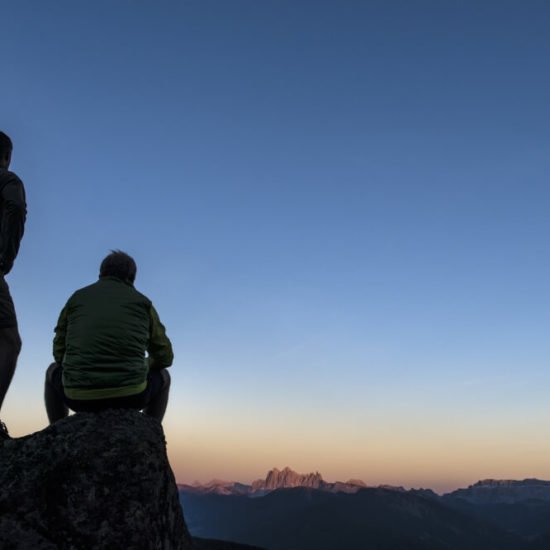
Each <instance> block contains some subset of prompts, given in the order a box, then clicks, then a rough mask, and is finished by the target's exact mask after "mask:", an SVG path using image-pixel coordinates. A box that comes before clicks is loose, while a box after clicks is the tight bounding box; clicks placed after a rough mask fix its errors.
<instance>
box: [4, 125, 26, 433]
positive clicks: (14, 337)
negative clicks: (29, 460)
mask: <svg viewBox="0 0 550 550" xmlns="http://www.w3.org/2000/svg"><path fill="white" fill-rule="evenodd" d="M12 151H13V144H12V141H11V139H10V138H9V137H8V136H7V135H6V134H5V133H4V132H0V409H1V408H2V404H3V402H4V397H6V393H7V391H8V388H9V387H10V383H11V380H12V378H13V373H14V372H15V366H16V364H17V357H18V356H19V352H20V351H21V337H20V336H19V329H18V328H17V317H16V315H15V308H14V305H13V300H12V299H11V295H10V290H9V287H8V284H7V283H6V280H5V279H4V276H5V275H7V274H8V273H9V272H10V271H11V268H12V267H13V262H14V261H15V258H16V256H17V252H18V251H19V244H20V242H21V239H22V237H23V232H24V229H25V220H26V217H27V204H26V200H25V188H24V187H23V182H22V181H21V180H20V179H19V178H18V177H17V176H16V175H15V174H14V173H13V172H10V171H9V170H8V168H9V167H10V163H11V155H12ZM7 437H9V436H8V434H7V430H6V428H5V426H4V425H3V424H2V423H1V422H0V439H5V438H7Z"/></svg>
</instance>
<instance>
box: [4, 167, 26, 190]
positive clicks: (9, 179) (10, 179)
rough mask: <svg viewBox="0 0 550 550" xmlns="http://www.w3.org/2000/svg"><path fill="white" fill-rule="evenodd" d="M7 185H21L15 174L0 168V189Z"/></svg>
mask: <svg viewBox="0 0 550 550" xmlns="http://www.w3.org/2000/svg"><path fill="white" fill-rule="evenodd" d="M7 183H18V184H19V185H23V182H22V180H21V178H20V177H19V176H18V175H17V174H16V173H15V172H11V171H10V170H6V169H5V168H0V187H3V186H4V185H6V184H7Z"/></svg>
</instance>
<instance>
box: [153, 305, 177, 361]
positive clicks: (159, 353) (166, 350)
mask: <svg viewBox="0 0 550 550" xmlns="http://www.w3.org/2000/svg"><path fill="white" fill-rule="evenodd" d="M149 317H150V323H151V324H150V334H149V346H148V348H147V353H148V354H149V368H150V369H163V368H166V367H169V366H170V365H171V364H172V362H173V361H174V352H173V351H172V344H171V342H170V340H169V339H168V336H166V329H165V328H164V325H163V324H162V323H161V322H160V319H159V315H158V313H157V311H156V309H155V308H154V307H153V305H151V309H150V310H149Z"/></svg>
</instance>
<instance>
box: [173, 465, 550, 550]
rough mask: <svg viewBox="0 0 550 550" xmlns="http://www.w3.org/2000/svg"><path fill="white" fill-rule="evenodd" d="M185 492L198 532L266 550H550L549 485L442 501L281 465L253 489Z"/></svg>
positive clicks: (508, 486) (481, 491) (491, 487)
mask: <svg viewBox="0 0 550 550" xmlns="http://www.w3.org/2000/svg"><path fill="white" fill-rule="evenodd" d="M179 489H180V501H181V502H182V505H183V507H184V511H185V517H186V520H187V523H188V527H189V529H190V531H191V533H192V534H193V535H194V536H200V537H207V538H216V539H224V540H229V541H235V542H239V543H243V544H251V545H256V546H260V547H263V548H265V549H267V550H335V549H340V548H341V549H342V550H359V549H361V550H365V549H368V550H370V549H373V550H402V549H406V550H478V549H479V550H542V549H546V550H549V549H550V482H549V481H541V480H537V479H526V480H523V481H515V480H492V479H488V480H483V481H479V482H477V483H475V484H473V485H470V486H469V487H467V488H465V489H458V490H456V491H453V492H451V493H448V494H446V495H442V496H439V495H437V494H436V493H435V492H433V491H431V490H429V489H427V490H414V489H413V490H409V491H406V490H405V489H403V488H402V487H390V486H380V487H367V486H366V485H365V483H363V482H362V481H360V480H349V481H346V482H335V483H329V482H326V481H324V480H323V478H322V476H321V474H319V473H318V472H315V473H310V474H298V473H296V472H294V471H293V470H291V469H290V468H284V469H283V470H278V469H277V468H274V469H273V470H271V471H270V472H268V474H267V476H266V478H265V479H261V480H256V481H254V482H253V483H251V484H244V483H237V482H227V481H220V480H214V481H212V482H210V483H207V484H199V483H195V484H193V485H180V486H179Z"/></svg>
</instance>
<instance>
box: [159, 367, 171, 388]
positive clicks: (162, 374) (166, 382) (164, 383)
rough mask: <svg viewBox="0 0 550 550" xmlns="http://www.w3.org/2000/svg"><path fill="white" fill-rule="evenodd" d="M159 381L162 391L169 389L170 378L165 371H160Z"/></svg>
mask: <svg viewBox="0 0 550 550" xmlns="http://www.w3.org/2000/svg"><path fill="white" fill-rule="evenodd" d="M160 379H161V380H162V389H163V390H168V389H170V383H171V381H172V379H171V378H170V373H169V372H168V371H167V370H166V369H162V370H161V371H160Z"/></svg>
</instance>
